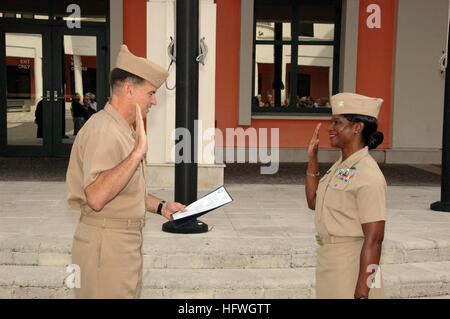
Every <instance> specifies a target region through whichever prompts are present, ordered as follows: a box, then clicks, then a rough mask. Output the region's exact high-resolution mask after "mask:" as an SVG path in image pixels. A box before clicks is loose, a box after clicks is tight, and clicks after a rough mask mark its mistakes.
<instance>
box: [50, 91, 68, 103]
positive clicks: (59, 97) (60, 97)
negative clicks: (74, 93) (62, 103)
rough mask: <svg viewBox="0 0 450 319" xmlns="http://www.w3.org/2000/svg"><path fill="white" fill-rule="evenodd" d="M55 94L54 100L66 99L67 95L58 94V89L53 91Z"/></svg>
mask: <svg viewBox="0 0 450 319" xmlns="http://www.w3.org/2000/svg"><path fill="white" fill-rule="evenodd" d="M53 92H54V93H55V94H54V95H53V101H55V102H58V100H64V99H65V97H64V96H58V91H57V90H55V91H53Z"/></svg>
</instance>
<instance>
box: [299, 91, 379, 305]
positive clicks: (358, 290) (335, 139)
mask: <svg viewBox="0 0 450 319" xmlns="http://www.w3.org/2000/svg"><path fill="white" fill-rule="evenodd" d="M382 103H383V100H381V99H376V98H370V97H366V96H362V95H358V94H354V93H341V94H337V95H335V96H333V97H332V98H331V106H332V110H333V116H332V119H331V125H330V126H329V128H328V132H329V135H330V144H331V146H332V147H336V148H339V149H340V150H341V158H340V159H339V160H338V161H337V162H336V163H335V164H334V165H333V166H332V167H331V168H330V169H329V170H328V171H327V173H326V174H325V176H323V177H322V178H320V177H319V173H318V159H317V151H318V146H319V129H320V125H321V124H318V125H317V127H316V130H315V132H314V135H313V137H312V139H311V142H310V145H309V149H308V155H309V164H308V169H307V172H306V174H307V177H306V198H307V201H308V206H309V208H311V209H315V225H316V229H317V233H318V235H317V241H318V244H319V245H320V246H319V249H318V252H317V266H316V296H317V298H356V299H365V298H384V289H383V283H382V278H381V269H380V267H379V261H380V256H381V244H382V241H383V238H384V227H385V220H386V218H385V211H386V181H385V179H384V176H383V174H382V172H381V170H380V169H379V167H378V165H377V163H376V161H375V160H374V159H373V158H372V157H371V156H370V154H369V149H374V148H376V147H377V146H378V145H379V144H381V143H382V141H383V134H382V133H381V132H378V131H377V128H378V123H377V117H378V113H379V110H380V107H381V104H382Z"/></svg>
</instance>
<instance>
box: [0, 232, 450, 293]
mask: <svg viewBox="0 0 450 319" xmlns="http://www.w3.org/2000/svg"><path fill="white" fill-rule="evenodd" d="M166 236H168V237H163V238H161V237H155V235H154V234H145V235H144V246H143V253H144V277H143V291H142V295H141V298H258V299H259V298H275V299H276V298H314V297H315V289H314V271H315V270H314V266H315V260H316V249H317V244H316V243H315V241H314V239H313V238H311V236H304V237H301V236H300V237H295V238H289V237H286V238H270V237H255V238H222V237H217V238H215V237H207V236H205V235H189V236H188V235H166ZM70 251H71V238H70V237H58V238H56V237H54V236H51V235H48V236H35V237H32V238H30V237H28V238H21V237H19V236H15V237H11V236H10V237H8V238H3V239H1V241H0V298H73V296H74V294H73V290H71V289H69V288H67V287H66V286H65V285H64V279H65V277H66V276H67V275H68V273H66V265H68V264H70V263H71V256H70ZM382 269H383V278H384V285H385V289H386V295H387V297H389V298H425V297H440V298H447V297H449V296H450V243H449V242H447V241H432V240H424V241H421V242H417V241H416V242H407V241H402V240H398V239H394V238H389V237H387V238H386V239H385V241H384V244H383V255H382Z"/></svg>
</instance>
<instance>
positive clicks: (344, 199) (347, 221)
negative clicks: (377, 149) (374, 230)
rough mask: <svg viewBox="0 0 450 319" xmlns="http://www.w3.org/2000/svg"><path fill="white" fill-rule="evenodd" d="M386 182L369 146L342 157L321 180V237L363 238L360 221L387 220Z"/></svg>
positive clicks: (317, 218) (318, 221)
mask: <svg viewBox="0 0 450 319" xmlns="http://www.w3.org/2000/svg"><path fill="white" fill-rule="evenodd" d="M386 188H387V187H386V181H385V179H384V176H383V173H382V172H381V170H380V168H379V167H378V164H377V163H376V161H375V160H374V159H373V158H372V156H370V154H369V149H368V147H365V148H363V149H362V150H359V151H358V152H356V153H354V154H352V155H351V156H350V157H348V158H347V159H346V160H345V161H342V158H340V159H339V160H338V161H337V162H336V163H335V164H334V165H333V166H332V167H331V169H330V170H329V171H328V172H327V173H326V174H325V176H324V177H322V179H321V180H320V182H319V187H318V189H317V193H316V194H317V197H316V213H315V225H316V229H317V232H318V235H319V236H320V237H322V238H325V237H329V236H338V237H364V233H363V230H362V226H361V224H365V223H370V222H376V221H382V220H386Z"/></svg>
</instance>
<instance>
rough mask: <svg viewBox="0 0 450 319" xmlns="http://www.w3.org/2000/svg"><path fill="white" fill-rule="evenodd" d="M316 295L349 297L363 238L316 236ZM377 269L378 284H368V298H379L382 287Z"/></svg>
mask: <svg viewBox="0 0 450 319" xmlns="http://www.w3.org/2000/svg"><path fill="white" fill-rule="evenodd" d="M317 241H318V243H319V245H320V247H319V250H318V251H317V266H316V298H319V299H353V298H354V294H355V289H356V284H357V282H358V276H359V265H360V256H361V249H362V246H363V243H364V238H357V237H330V238H326V239H320V238H317ZM378 271H379V272H380V277H379V279H380V280H379V285H380V288H371V289H370V291H369V299H383V298H384V287H383V279H382V276H381V268H380V269H379V270H378Z"/></svg>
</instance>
